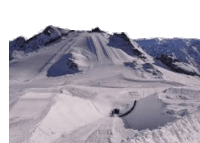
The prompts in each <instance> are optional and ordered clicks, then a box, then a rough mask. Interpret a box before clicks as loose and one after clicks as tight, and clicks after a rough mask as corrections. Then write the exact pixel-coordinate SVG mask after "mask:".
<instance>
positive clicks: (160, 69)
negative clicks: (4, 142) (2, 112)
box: [9, 26, 200, 143]
mask: <svg viewBox="0 0 200 143" xmlns="http://www.w3.org/2000/svg"><path fill="white" fill-rule="evenodd" d="M9 52H10V53H9V77H10V78H9V81H10V84H9V86H10V90H9V92H10V93H9V100H10V104H9V107H10V115H9V119H10V120H9V121H10V122H9V128H10V132H9V136H10V143H82V142H91V143H97V142H101V143H106V142H109V143H110V142H113V143H121V142H127V143H146V142H150V143H158V142H159V143H175V142H176V143H177V142H178V143H191V142H194V143H198V142H199V140H200V138H199V133H200V121H199V117H200V104H199V103H200V77H199V75H200V74H199V73H200V59H199V58H200V41H199V40H198V39H148V40H147V39H140V40H132V39H130V38H129V37H128V36H127V34H125V33H123V32H122V33H113V34H108V33H106V32H105V31H102V30H100V29H99V28H98V27H97V28H95V29H92V30H91V31H74V30H69V29H61V28H59V27H54V26H48V27H47V28H45V29H44V30H43V31H42V32H41V33H39V34H37V35H35V36H33V37H32V38H30V39H27V40H26V39H25V38H23V37H18V38H16V39H15V40H13V41H9Z"/></svg>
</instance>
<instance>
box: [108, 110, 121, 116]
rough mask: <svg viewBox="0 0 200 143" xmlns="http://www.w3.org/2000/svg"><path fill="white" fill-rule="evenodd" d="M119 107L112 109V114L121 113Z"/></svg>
mask: <svg viewBox="0 0 200 143" xmlns="http://www.w3.org/2000/svg"><path fill="white" fill-rule="evenodd" d="M119 111H120V110H119V109H117V108H115V109H113V110H112V111H111V114H110V115H111V116H113V115H114V114H119Z"/></svg>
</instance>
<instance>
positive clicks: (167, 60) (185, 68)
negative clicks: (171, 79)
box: [156, 54, 200, 76]
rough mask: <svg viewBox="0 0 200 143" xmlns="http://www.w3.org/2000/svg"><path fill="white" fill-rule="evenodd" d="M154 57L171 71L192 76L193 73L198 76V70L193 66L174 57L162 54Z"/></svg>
mask: <svg viewBox="0 0 200 143" xmlns="http://www.w3.org/2000/svg"><path fill="white" fill-rule="evenodd" d="M156 59H157V60H160V61H161V62H162V63H163V64H165V65H166V66H168V67H169V68H170V69H171V70H172V71H175V72H178V73H183V74H187V75H192V76H195V75H197V76H200V74H199V73H198V70H195V68H194V67H192V66H191V65H189V64H187V63H183V62H181V61H180V60H178V59H176V58H174V57H171V56H168V55H164V54H162V55H161V56H160V57H157V58H156Z"/></svg>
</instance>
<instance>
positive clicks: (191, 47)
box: [135, 38, 200, 74]
mask: <svg viewBox="0 0 200 143" xmlns="http://www.w3.org/2000/svg"><path fill="white" fill-rule="evenodd" d="M135 41H136V42H137V43H138V45H139V46H140V47H141V48H142V49H143V50H144V51H146V52H147V53H148V54H149V55H151V56H153V57H154V58H159V57H161V56H162V55H165V56H168V57H173V58H175V59H177V60H179V61H180V62H183V63H176V65H177V67H178V68H180V69H182V70H184V69H185V67H187V69H188V70H189V71H193V73H195V72H194V71H196V74H199V71H200V69H199V67H200V40H199V39H178V38H174V39H138V40H135ZM188 64H189V66H188ZM172 70H173V69H172ZM197 71H198V72H197Z"/></svg>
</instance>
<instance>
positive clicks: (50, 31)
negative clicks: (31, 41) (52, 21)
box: [43, 26, 54, 36]
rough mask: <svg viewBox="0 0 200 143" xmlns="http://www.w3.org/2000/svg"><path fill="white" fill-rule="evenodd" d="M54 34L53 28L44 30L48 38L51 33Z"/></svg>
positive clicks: (49, 27)
mask: <svg viewBox="0 0 200 143" xmlns="http://www.w3.org/2000/svg"><path fill="white" fill-rule="evenodd" d="M53 32H54V29H53V28H52V26H47V28H45V29H44V31H43V33H44V34H45V35H47V36H50V35H51V33H53Z"/></svg>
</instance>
